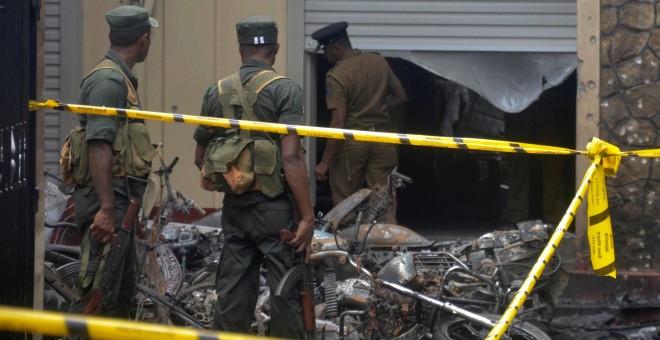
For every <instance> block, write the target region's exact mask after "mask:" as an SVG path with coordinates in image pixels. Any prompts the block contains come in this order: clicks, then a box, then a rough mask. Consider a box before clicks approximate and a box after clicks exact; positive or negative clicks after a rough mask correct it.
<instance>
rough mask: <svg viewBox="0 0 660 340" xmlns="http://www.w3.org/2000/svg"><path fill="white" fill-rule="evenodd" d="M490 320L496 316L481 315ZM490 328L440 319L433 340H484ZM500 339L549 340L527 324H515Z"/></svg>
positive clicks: (465, 321)
mask: <svg viewBox="0 0 660 340" xmlns="http://www.w3.org/2000/svg"><path fill="white" fill-rule="evenodd" d="M482 316H485V317H487V318H489V319H491V320H494V321H495V320H498V319H499V316H498V315H492V314H482ZM490 330H491V328H490V327H485V326H483V325H480V324H477V323H475V322H472V321H469V320H466V319H463V318H461V317H449V318H441V319H440V320H438V322H437V323H436V325H435V327H434V328H433V339H437V340H472V339H485V338H486V336H488V333H489V332H490ZM502 339H508V340H550V336H549V335H548V334H546V333H545V332H544V331H542V330H540V329H539V328H538V327H536V326H534V325H532V324H530V323H529V322H517V323H516V322H515V321H514V324H513V325H512V326H511V327H509V329H508V330H507V331H506V333H504V335H503V336H502Z"/></svg>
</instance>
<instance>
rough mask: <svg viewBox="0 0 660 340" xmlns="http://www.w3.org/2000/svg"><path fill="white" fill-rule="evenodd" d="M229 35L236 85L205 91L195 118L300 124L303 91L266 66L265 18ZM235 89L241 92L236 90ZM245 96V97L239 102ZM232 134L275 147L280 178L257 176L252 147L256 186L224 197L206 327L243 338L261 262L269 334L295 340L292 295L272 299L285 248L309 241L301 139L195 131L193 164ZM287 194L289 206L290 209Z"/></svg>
mask: <svg viewBox="0 0 660 340" xmlns="http://www.w3.org/2000/svg"><path fill="white" fill-rule="evenodd" d="M236 31H237V34H238V43H239V52H240V54H241V61H242V63H243V65H242V66H241V68H240V70H239V71H238V76H239V77H240V79H239V77H236V76H235V75H234V76H231V77H228V78H225V79H223V80H221V81H219V82H218V83H217V84H213V85H211V86H209V87H208V88H207V90H206V93H205V94H204V100H203V102H202V112H201V115H202V116H210V117H224V118H231V119H234V118H235V119H241V118H242V119H248V120H255V119H256V120H259V121H264V122H275V123H282V124H296V125H300V124H302V123H303V116H302V115H303V104H302V89H301V88H300V86H299V85H297V84H296V83H294V82H293V81H291V80H289V79H287V78H284V77H281V76H279V75H277V74H276V73H275V72H274V70H273V68H272V65H273V64H274V63H275V56H276V54H277V52H278V50H279V44H278V43H277V24H276V23H275V22H274V21H273V20H272V19H270V18H267V17H262V16H252V17H248V18H245V19H243V20H241V21H239V22H238V23H237V24H236ZM255 84H258V85H256V86H255ZM236 85H238V86H240V87H241V88H238V89H237V88H236ZM245 93H247V95H245V96H243V95H244V94H245ZM239 134H240V136H241V137H240V139H246V138H249V139H254V140H255V143H259V142H262V143H265V144H264V145H266V146H268V144H269V143H270V142H273V143H275V144H276V145H277V146H278V148H279V153H280V156H278V157H280V158H281V165H282V169H283V172H284V176H283V177H281V176H280V174H279V173H275V174H274V176H275V177H269V176H261V175H259V174H256V172H257V169H256V168H257V166H256V165H257V164H258V163H259V162H261V161H263V160H262V159H259V158H260V157H262V156H261V155H260V154H259V153H258V151H257V149H259V148H258V147H257V146H256V144H255V147H254V154H253V157H254V163H255V184H253V185H252V186H251V187H250V188H249V189H248V190H247V191H246V192H243V193H241V194H234V193H232V192H227V191H225V198H224V202H223V214H222V228H223V230H222V231H223V233H224V236H225V240H226V242H225V245H224V247H223V248H222V254H221V257H220V264H219V266H218V273H217V281H216V288H217V294H218V300H217V302H216V305H215V311H214V318H213V328H214V329H217V330H222V331H232V332H241V333H247V332H249V330H250V324H251V322H252V320H253V314H254V310H255V306H256V302H257V297H258V288H259V287H258V278H259V267H260V265H261V262H262V260H263V259H264V257H265V259H266V260H265V261H266V265H267V276H268V277H267V281H268V286H269V287H270V291H271V295H270V297H271V305H270V306H271V309H270V314H271V319H270V330H271V335H272V336H276V337H281V338H290V339H301V338H303V329H302V314H301V308H300V302H299V301H298V297H297V296H290V297H287V298H284V297H278V296H275V294H274V293H275V289H276V288H277V285H278V283H279V282H280V281H281V279H282V277H283V276H284V274H285V273H286V271H287V270H288V269H290V268H291V267H292V266H293V254H292V249H291V248H293V249H295V251H296V252H299V253H300V252H306V253H307V255H309V252H310V247H311V239H312V236H313V223H314V212H313V209H312V203H311V197H310V192H309V181H308V174H307V167H306V165H305V162H304V158H303V153H302V147H301V142H300V137H299V136H298V135H296V134H286V135H282V136H278V135H274V134H267V133H262V132H254V131H253V132H249V131H237V129H229V130H227V129H222V128H213V127H207V126H199V127H198V128H197V130H196V131H195V135H194V138H195V140H196V141H197V147H196V149H195V164H196V165H197V166H198V167H199V168H200V169H202V166H203V165H204V166H206V165H207V164H208V159H209V158H208V156H209V155H206V157H205V154H206V153H211V152H213V150H216V149H213V148H212V145H214V143H215V141H217V140H219V139H222V138H225V137H226V138H227V140H237V138H236V136H238V135H239ZM218 152H219V151H218ZM278 172H279V171H278ZM282 178H283V179H282ZM273 179H276V180H277V181H279V182H281V183H275V182H273V181H272V180H273ZM278 186H279V187H278ZM216 188H217V186H216ZM282 188H284V190H282ZM287 192H289V195H287ZM289 196H291V199H292V200H293V202H294V203H295V204H293V205H292V204H291V203H292V202H291V201H290V197H289ZM294 216H297V217H294ZM296 227H297V231H296V237H295V238H294V239H293V240H291V241H289V242H288V244H287V243H285V242H283V241H281V240H280V236H279V235H280V230H282V229H288V230H296Z"/></svg>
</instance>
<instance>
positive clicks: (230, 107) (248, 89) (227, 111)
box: [209, 70, 286, 197]
mask: <svg viewBox="0 0 660 340" xmlns="http://www.w3.org/2000/svg"><path fill="white" fill-rule="evenodd" d="M285 78H286V77H284V76H281V75H278V74H277V73H275V72H274V71H271V70H264V71H261V72H259V73H258V74H257V75H255V76H254V77H252V79H250V81H249V82H248V84H246V85H245V86H243V85H242V82H241V79H240V75H239V73H235V74H233V75H231V76H229V77H227V78H224V79H222V80H220V81H218V95H219V101H220V105H221V106H222V115H223V118H228V119H237V117H236V110H235V108H236V107H242V108H243V115H244V117H243V119H246V120H252V121H260V119H259V118H257V116H256V115H255V113H254V109H253V107H254V105H255V104H256V102H257V98H258V97H259V93H260V92H261V91H262V90H263V89H264V88H265V87H266V86H268V85H269V84H271V83H272V82H274V81H276V80H279V79H285ZM265 135H266V138H267V139H254V138H252V137H251V135H250V131H248V130H240V131H236V129H228V130H227V137H226V138H225V139H226V141H225V142H224V143H225V144H226V145H240V146H238V147H234V148H236V149H237V150H238V149H240V148H241V147H242V146H243V145H247V147H250V148H251V149H250V150H251V152H252V155H253V156H252V159H253V164H254V173H255V174H256V175H257V176H259V181H260V184H261V192H262V193H263V194H264V195H266V196H269V197H276V196H277V195H279V194H281V193H282V192H283V191H284V183H283V181H282V178H281V176H280V173H281V171H280V170H281V165H280V150H279V141H278V142H276V141H274V140H273V139H272V137H271V136H270V135H269V134H268V133H265ZM238 151H239V152H240V150H238ZM219 163H221V164H219V165H220V166H216V167H215V168H216V169H220V168H221V167H222V163H223V162H219ZM209 170H211V171H213V169H209ZM223 170H225V171H226V169H223Z"/></svg>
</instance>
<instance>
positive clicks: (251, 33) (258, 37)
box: [236, 15, 277, 45]
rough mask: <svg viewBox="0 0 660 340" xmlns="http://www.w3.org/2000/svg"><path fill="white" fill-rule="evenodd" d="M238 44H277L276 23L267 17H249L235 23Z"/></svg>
mask: <svg viewBox="0 0 660 340" xmlns="http://www.w3.org/2000/svg"><path fill="white" fill-rule="evenodd" d="M236 33H237V35H238V43H239V44H244V45H261V44H274V43H277V23H276V22H275V21H274V20H273V19H271V18H268V17H264V16H259V15H255V16H250V17H247V18H245V19H243V20H241V21H239V22H238V23H236Z"/></svg>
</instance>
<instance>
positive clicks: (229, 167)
mask: <svg viewBox="0 0 660 340" xmlns="http://www.w3.org/2000/svg"><path fill="white" fill-rule="evenodd" d="M278 158H279V157H278V146H277V145H276V144H275V143H273V142H272V141H270V140H254V139H249V138H247V139H242V138H240V137H238V136H234V137H231V138H225V137H218V138H215V139H213V140H212V141H211V142H210V143H209V144H208V146H207V149H206V154H205V155H204V166H203V169H204V170H203V171H202V176H203V180H202V182H204V181H210V182H211V183H213V188H215V190H216V191H220V192H224V193H226V194H234V195H241V194H243V193H245V192H247V191H261V192H262V193H263V194H264V195H266V196H268V197H276V196H278V195H280V194H281V193H282V192H284V185H283V183H282V179H281V178H280V173H281V168H280V166H279V160H278ZM207 189H208V188H207Z"/></svg>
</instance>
